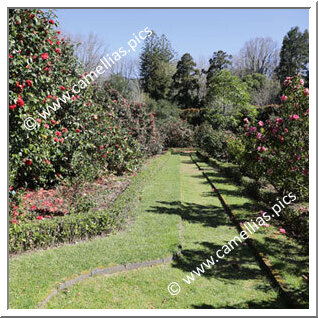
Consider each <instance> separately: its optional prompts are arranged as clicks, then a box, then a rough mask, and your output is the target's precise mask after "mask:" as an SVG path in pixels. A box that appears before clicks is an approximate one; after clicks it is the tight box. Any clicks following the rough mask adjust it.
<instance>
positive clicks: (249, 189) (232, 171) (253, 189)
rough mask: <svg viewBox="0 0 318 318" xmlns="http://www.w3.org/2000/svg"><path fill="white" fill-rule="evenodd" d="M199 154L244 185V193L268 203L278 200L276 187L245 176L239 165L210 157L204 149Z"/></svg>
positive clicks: (227, 175)
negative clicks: (273, 187)
mask: <svg viewBox="0 0 318 318" xmlns="http://www.w3.org/2000/svg"><path fill="white" fill-rule="evenodd" d="M197 155H198V157H199V158H201V159H202V160H204V161H205V162H207V163H208V164H210V165H211V166H212V167H214V168H216V169H218V170H219V171H220V172H221V173H222V174H224V175H225V176H226V177H229V178H231V179H232V180H233V181H234V182H236V183H237V184H238V185H240V186H242V190H243V193H245V194H246V195H248V196H250V197H252V198H253V199H255V200H258V201H262V202H264V203H265V204H266V205H268V204H270V203H271V202H274V201H275V200H276V198H277V196H278V193H277V192H276V191H275V190H274V189H272V188H268V187H266V185H265V184H264V183H263V182H261V181H259V180H255V179H252V178H250V177H247V176H244V175H243V174H242V172H241V170H240V166H239V165H236V164H234V163H230V162H221V161H219V160H216V159H214V158H210V157H209V156H207V155H206V154H205V153H204V152H202V151H197Z"/></svg>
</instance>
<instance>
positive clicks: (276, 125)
mask: <svg viewBox="0 0 318 318" xmlns="http://www.w3.org/2000/svg"><path fill="white" fill-rule="evenodd" d="M303 85H304V81H303V79H301V77H299V76H296V77H287V78H286V79H285V81H284V87H285V89H284V94H283V95H282V97H281V99H282V102H283V103H282V105H281V106H280V107H279V108H278V110H277V111H278V115H277V116H272V117H271V118H270V119H268V120H267V121H265V122H263V121H259V122H258V123H255V122H251V121H249V119H248V118H245V119H244V122H245V124H244V126H243V127H242V133H241V136H240V138H233V139H232V140H231V141H230V142H229V145H228V146H229V148H230V151H231V152H232V154H233V155H234V156H235V157H236V161H237V162H238V163H240V164H241V166H242V167H243V169H244V170H245V171H246V172H248V174H249V175H252V176H253V177H254V178H260V177H265V178H266V179H267V180H268V181H269V182H270V183H271V184H272V185H274V187H275V188H276V189H277V190H278V191H279V192H281V193H283V194H285V193H286V192H288V191H293V192H295V193H297V194H298V195H299V196H301V197H302V198H303V199H306V198H307V197H308V191H309V189H308V186H309V184H308V182H309V171H308V169H309V116H308V115H309V90H308V88H305V87H304V86H303Z"/></svg>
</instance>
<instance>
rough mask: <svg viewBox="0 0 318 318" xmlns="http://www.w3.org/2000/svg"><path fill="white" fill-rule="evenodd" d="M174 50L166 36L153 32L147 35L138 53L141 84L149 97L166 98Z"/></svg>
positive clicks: (170, 78) (171, 72) (170, 79)
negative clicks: (140, 51) (139, 53)
mask: <svg viewBox="0 0 318 318" xmlns="http://www.w3.org/2000/svg"><path fill="white" fill-rule="evenodd" d="M173 57H174V51H173V50H172V48H171V44H170V42H169V40H168V39H167V37H166V36H165V35H164V34H163V35H162V36H161V37H159V36H158V35H157V34H156V33H155V32H153V31H152V34H151V35H150V36H148V37H147V39H146V40H145V43H144V47H143V48H142V53H141V55H140V77H141V85H142V88H143V89H144V91H145V92H146V93H148V94H149V95H150V97H151V98H154V99H156V100H159V99H163V98H167V97H168V94H169V91H170V86H171V81H172V74H173V66H172V64H171V61H172V59H173Z"/></svg>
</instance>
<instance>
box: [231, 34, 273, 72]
mask: <svg viewBox="0 0 318 318" xmlns="http://www.w3.org/2000/svg"><path fill="white" fill-rule="evenodd" d="M278 60H279V50H278V49H277V44H276V42H274V41H273V40H272V39H271V38H255V39H251V40H249V41H247V42H245V44H244V46H243V48H242V49H241V50H240V52H239V55H238V56H237V57H236V58H235V61H234V63H233V64H234V67H235V69H236V73H237V74H238V75H247V74H253V73H259V74H265V75H267V76H268V77H271V75H272V74H273V72H274V70H275V68H276V67H277V65H278Z"/></svg>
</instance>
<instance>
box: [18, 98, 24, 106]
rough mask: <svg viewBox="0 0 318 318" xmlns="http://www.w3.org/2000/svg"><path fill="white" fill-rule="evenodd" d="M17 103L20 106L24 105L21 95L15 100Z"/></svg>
mask: <svg viewBox="0 0 318 318" xmlns="http://www.w3.org/2000/svg"><path fill="white" fill-rule="evenodd" d="M17 105H18V106H20V107H23V106H24V101H23V99H22V98H21V97H20V98H19V99H18V100H17Z"/></svg>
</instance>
